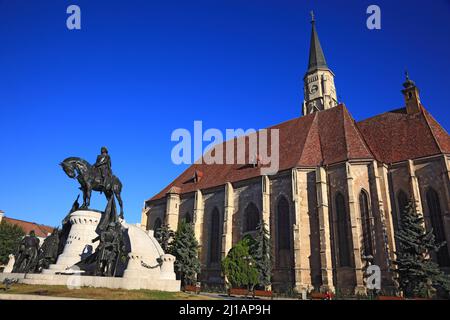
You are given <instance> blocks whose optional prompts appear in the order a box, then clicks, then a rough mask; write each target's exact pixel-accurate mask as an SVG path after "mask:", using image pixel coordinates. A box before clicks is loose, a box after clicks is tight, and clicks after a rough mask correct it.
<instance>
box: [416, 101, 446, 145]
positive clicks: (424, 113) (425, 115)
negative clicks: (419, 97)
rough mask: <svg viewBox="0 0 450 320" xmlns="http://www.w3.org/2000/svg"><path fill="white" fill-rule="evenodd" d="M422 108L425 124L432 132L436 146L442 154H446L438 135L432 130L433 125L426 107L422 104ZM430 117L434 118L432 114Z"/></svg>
mask: <svg viewBox="0 0 450 320" xmlns="http://www.w3.org/2000/svg"><path fill="white" fill-rule="evenodd" d="M420 107H421V108H420V112H421V113H422V114H423V117H424V118H425V123H426V124H427V127H428V130H430V132H431V136H432V137H433V141H434V143H435V144H436V146H437V147H438V149H439V151H440V152H442V153H445V152H444V151H443V148H442V147H441V144H440V143H439V141H438V139H437V137H436V134H435V133H434V130H433V129H432V128H431V125H430V122H429V120H430V119H428V114H427V113H428V111H427V110H426V109H425V107H424V106H423V105H422V104H420ZM430 117H432V116H431V114H430Z"/></svg>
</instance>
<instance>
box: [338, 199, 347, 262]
mask: <svg viewBox="0 0 450 320" xmlns="http://www.w3.org/2000/svg"><path fill="white" fill-rule="evenodd" d="M335 203H336V218H337V238H338V241H337V243H338V252H339V266H341V267H350V251H349V239H350V238H349V232H348V231H349V223H348V221H349V217H348V214H347V208H346V205H345V198H344V196H343V195H342V194H341V193H337V194H336V198H335Z"/></svg>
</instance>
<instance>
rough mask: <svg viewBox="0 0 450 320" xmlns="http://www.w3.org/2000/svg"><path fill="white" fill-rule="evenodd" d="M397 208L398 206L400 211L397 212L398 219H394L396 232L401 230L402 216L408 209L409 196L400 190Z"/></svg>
mask: <svg viewBox="0 0 450 320" xmlns="http://www.w3.org/2000/svg"><path fill="white" fill-rule="evenodd" d="M397 206H398V211H397V217H396V219H394V222H395V226H394V227H395V229H396V230H399V229H400V228H401V223H402V215H403V213H404V212H405V210H406V208H407V207H408V195H407V194H406V193H405V192H404V191H403V190H400V191H399V192H398V193H397Z"/></svg>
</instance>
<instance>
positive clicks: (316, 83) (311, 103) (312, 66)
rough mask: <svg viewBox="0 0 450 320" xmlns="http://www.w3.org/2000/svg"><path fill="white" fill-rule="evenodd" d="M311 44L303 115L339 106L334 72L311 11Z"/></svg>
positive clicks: (305, 78)
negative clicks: (321, 43) (328, 61)
mask: <svg viewBox="0 0 450 320" xmlns="http://www.w3.org/2000/svg"><path fill="white" fill-rule="evenodd" d="M311 24H312V31H311V44H310V48H309V63H308V71H307V72H306V74H305V77H304V78H303V81H304V97H305V98H304V101H303V115H307V114H310V113H313V112H316V111H321V110H325V109H329V108H333V107H335V106H337V104H338V101H337V97H336V88H335V86H334V73H333V72H332V71H331V70H330V68H328V65H327V62H326V60H325V55H324V54H323V50H322V46H321V45H320V41H319V36H318V35H317V30H316V21H315V18H314V13H313V12H312V11H311Z"/></svg>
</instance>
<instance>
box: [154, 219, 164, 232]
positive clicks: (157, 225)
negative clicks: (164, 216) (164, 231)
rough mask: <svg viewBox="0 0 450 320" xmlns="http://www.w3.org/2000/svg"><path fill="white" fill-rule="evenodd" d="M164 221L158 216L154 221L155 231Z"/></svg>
mask: <svg viewBox="0 0 450 320" xmlns="http://www.w3.org/2000/svg"><path fill="white" fill-rule="evenodd" d="M161 225H162V222H161V219H160V218H156V220H155V222H154V223H153V231H154V232H156V231H158V230H159V229H160V228H161Z"/></svg>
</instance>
